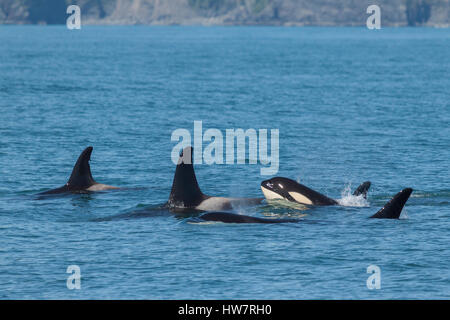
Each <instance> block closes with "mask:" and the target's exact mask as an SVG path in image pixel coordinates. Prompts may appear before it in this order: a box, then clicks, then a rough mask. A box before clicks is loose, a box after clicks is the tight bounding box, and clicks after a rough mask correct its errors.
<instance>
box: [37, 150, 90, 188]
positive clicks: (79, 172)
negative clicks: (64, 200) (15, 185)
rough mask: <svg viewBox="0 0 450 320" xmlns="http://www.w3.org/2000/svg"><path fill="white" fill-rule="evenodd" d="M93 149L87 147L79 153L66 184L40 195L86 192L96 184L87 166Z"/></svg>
mask: <svg viewBox="0 0 450 320" xmlns="http://www.w3.org/2000/svg"><path fill="white" fill-rule="evenodd" d="M92 150H93V147H91V146H90V147H87V148H86V149H84V150H83V152H81V154H80V156H79V157H78V160H77V162H76V163H75V166H74V167H73V170H72V174H71V175H70V178H69V181H67V183H66V184H65V185H64V186H62V187H60V188H56V189H52V190H49V191H45V192H41V193H39V194H40V195H45V194H57V193H64V192H77V191H82V190H86V189H87V188H89V187H91V186H92V185H94V184H96V183H97V182H95V180H94V178H93V177H92V173H91V167H90V165H89V160H90V159H91V153H92Z"/></svg>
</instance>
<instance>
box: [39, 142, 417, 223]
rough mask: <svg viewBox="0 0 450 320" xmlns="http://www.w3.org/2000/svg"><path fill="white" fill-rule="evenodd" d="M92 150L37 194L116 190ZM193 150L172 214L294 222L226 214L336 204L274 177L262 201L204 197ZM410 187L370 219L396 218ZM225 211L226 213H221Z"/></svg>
mask: <svg viewBox="0 0 450 320" xmlns="http://www.w3.org/2000/svg"><path fill="white" fill-rule="evenodd" d="M92 150H93V147H87V148H86V149H85V150H83V152H82V153H81V154H80V156H79V157H78V160H77V162H76V163H75V166H74V168H73V170H72V173H71V175H70V178H69V180H68V181H67V183H66V184H65V185H63V186H62V187H59V188H56V189H51V190H48V191H45V192H41V193H39V194H38V195H44V196H45V195H55V194H63V193H89V192H95V191H104V190H111V189H119V188H118V187H113V186H109V185H105V184H101V183H98V182H96V181H95V180H94V178H93V177H92V173H91V168H90V165H89V161H90V158H91V154H92ZM192 155H193V148H192V147H186V148H184V149H183V151H182V152H181V153H180V157H179V159H178V163H177V166H176V169H175V176H174V179H173V184H172V190H171V192H170V195H169V200H168V201H167V203H166V205H165V207H167V208H168V209H169V210H171V211H175V212H179V211H184V210H200V211H202V212H204V211H206V213H203V214H202V215H201V216H199V217H198V219H199V220H200V221H211V222H223V223H264V224H268V223H293V222H299V221H301V220H299V219H269V218H258V217H253V216H247V215H242V214H236V213H232V212H229V211H231V210H232V209H233V208H236V207H241V206H252V205H257V204H259V203H261V202H262V201H263V200H264V199H266V201H267V202H269V203H270V202H272V201H273V200H284V201H288V202H293V203H297V204H302V205H308V206H331V205H339V203H338V201H337V200H335V199H331V198H329V197H327V196H325V195H323V194H321V193H319V192H317V191H315V190H312V189H310V188H308V187H306V186H304V185H302V184H300V183H298V182H296V181H294V180H292V179H288V178H283V177H274V178H271V179H269V180H265V181H263V182H261V190H262V192H263V194H264V197H265V198H226V197H215V196H209V195H205V194H204V193H203V192H202V191H201V190H200V187H199V185H198V182H197V178H196V176H195V171H194V166H193V157H192ZM370 185H371V183H370V181H366V182H364V183H362V184H361V185H360V186H358V188H357V189H356V190H355V191H354V192H353V195H354V196H361V197H363V198H366V197H367V192H368V191H369V188H370ZM412 191H413V190H412V189H411V188H405V189H403V190H401V191H400V192H399V193H397V194H396V195H395V196H394V197H393V198H392V199H391V200H390V201H389V202H387V203H386V204H385V205H384V207H383V208H381V209H380V210H379V211H378V212H377V213H375V214H374V215H372V216H371V217H370V218H377V219H398V218H399V217H400V214H401V212H402V209H403V207H404V206H405V203H406V201H407V200H408V198H409V196H410V195H411V193H412ZM222 210H225V211H227V212H223V211H222Z"/></svg>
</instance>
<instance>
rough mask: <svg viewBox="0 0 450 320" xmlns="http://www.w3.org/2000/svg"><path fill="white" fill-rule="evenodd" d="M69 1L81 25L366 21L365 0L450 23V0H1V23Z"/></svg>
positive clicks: (394, 22)
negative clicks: (74, 6)
mask: <svg viewBox="0 0 450 320" xmlns="http://www.w3.org/2000/svg"><path fill="white" fill-rule="evenodd" d="M69 5H78V6H80V8H81V14H82V23H83V24H84V25H135V24H143V25H274V26H365V24H366V20H367V18H368V17H369V15H370V14H368V13H367V12H366V10H367V8H368V7H369V6H370V5H378V6H379V7H380V9H381V21H382V26H428V27H449V25H450V0H357V1H355V0H317V1H310V0H164V1H161V0H0V24H43V25H45V24H65V23H66V19H67V17H68V14H66V9H67V7H68V6H69Z"/></svg>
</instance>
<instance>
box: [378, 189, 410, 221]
mask: <svg viewBox="0 0 450 320" xmlns="http://www.w3.org/2000/svg"><path fill="white" fill-rule="evenodd" d="M412 191H413V189H411V188H405V189H403V190H402V191H400V192H399V193H397V194H396V195H395V196H394V197H393V198H392V199H391V200H390V201H389V202H388V203H386V204H385V205H384V207H383V208H381V209H380V210H379V211H378V212H377V213H375V214H374V215H373V216H371V218H378V219H398V218H399V217H400V214H401V213H402V209H403V206H404V205H405V203H406V201H408V198H409V196H410V195H411V193H412Z"/></svg>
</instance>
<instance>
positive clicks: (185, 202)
mask: <svg viewBox="0 0 450 320" xmlns="http://www.w3.org/2000/svg"><path fill="white" fill-rule="evenodd" d="M193 151H194V148H192V147H186V148H184V149H183V151H181V153H180V157H179V158H178V163H177V168H176V170H175V176H174V178H173V184H172V190H171V192H170V196H169V201H168V202H167V204H168V205H169V207H172V208H194V207H196V206H197V205H198V204H200V203H201V202H202V201H203V200H205V199H206V198H208V197H207V196H205V195H204V194H203V193H202V191H201V190H200V187H199V186H198V183H197V178H196V177H195V171H194V165H193V161H192V155H193Z"/></svg>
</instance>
